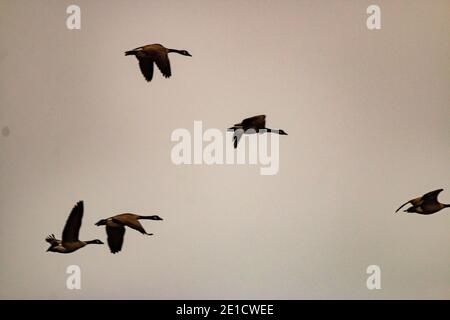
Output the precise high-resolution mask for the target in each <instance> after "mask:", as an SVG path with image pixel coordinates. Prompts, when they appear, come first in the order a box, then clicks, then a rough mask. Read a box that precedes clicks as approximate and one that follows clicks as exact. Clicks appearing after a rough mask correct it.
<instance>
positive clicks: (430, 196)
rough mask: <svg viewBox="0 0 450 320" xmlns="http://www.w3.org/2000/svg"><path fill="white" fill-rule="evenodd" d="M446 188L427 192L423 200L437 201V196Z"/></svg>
mask: <svg viewBox="0 0 450 320" xmlns="http://www.w3.org/2000/svg"><path fill="white" fill-rule="evenodd" d="M443 190H444V189H437V190H434V191H431V192H428V193H425V194H424V195H423V196H422V199H423V201H427V202H429V201H430V202H435V201H437V197H438V195H439V193H441V192H442V191H443Z"/></svg>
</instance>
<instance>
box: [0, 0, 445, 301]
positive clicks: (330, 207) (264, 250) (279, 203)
mask: <svg viewBox="0 0 450 320" xmlns="http://www.w3.org/2000/svg"><path fill="white" fill-rule="evenodd" d="M73 3H76V4H78V5H79V6H80V7H81V12H82V28H81V30H80V31H69V30H67V29H66V26H65V19H66V17H67V14H66V12H65V11H66V7H67V6H68V5H70V4H73ZM372 3H377V4H379V5H380V6H381V10H382V29H381V30H378V31H369V30H368V29H367V28H366V22H365V21H366V18H367V14H366V8H367V6H368V5H369V4H372ZM0 17H1V19H0V39H1V41H0V74H1V76H0V130H1V132H2V135H0V214H1V216H0V217H1V218H0V219H1V220H0V261H1V268H0V298H3V299H9V298H18V299H32V298H33V299H34V298H37V299H47V298H56V299H90V298H100V299H111V298H120V299H180V298H184V299H222V298H234V299H241V298H242V299H244V298H253V299H265V298H267V299H303V298H324V299H331V298H374V299H378V298H387V299H391V298H407V299H409V298H422V299H428V298H438V299H449V298H450V287H449V286H450V284H449V281H448V280H449V275H450V271H449V265H450V245H449V243H450V233H449V231H450V227H449V226H450V224H449V222H450V221H449V219H450V216H449V214H450V212H449V210H448V209H447V210H446V211H441V212H439V213H437V214H435V215H432V216H428V217H424V216H419V215H407V214H397V215H394V214H393V212H394V210H395V209H396V208H397V207H398V206H399V205H400V204H402V203H403V202H405V201H406V200H409V199H411V198H413V197H415V196H420V195H422V194H423V193H425V192H428V191H431V190H434V189H437V188H444V189H445V190H444V192H443V193H442V194H441V196H440V200H441V201H442V202H445V203H450V185H449V181H450V172H449V170H448V164H449V160H450V149H449V142H450V137H449V121H448V120H449V115H450V108H449V102H450V93H449V90H448V88H449V85H450V73H449V70H450V59H449V56H450V43H449V41H448V39H449V30H450V28H449V21H450V3H449V1H432V2H431V1H375V2H374V1H359V0H358V1H356V0H355V1H320V2H319V1H287V0H286V1H265V0H260V1H256V0H253V1H218V0H215V1H81V0H78V1H4V0H2V1H0ZM149 43H162V44H163V45H165V46H167V47H172V48H176V49H187V50H189V52H190V53H191V54H192V55H193V57H192V58H189V57H184V56H179V55H176V54H174V55H172V56H171V65H172V73H173V76H172V78H170V79H164V78H163V77H162V75H161V74H160V73H159V71H158V72H155V75H154V78H153V81H152V82H151V83H150V84H148V83H146V81H145V80H144V79H143V77H142V75H141V74H140V71H139V69H138V65H137V61H136V59H135V58H134V57H125V56H124V54H123V53H124V51H125V50H129V49H132V48H135V47H137V46H140V45H144V44H149ZM256 114H267V125H268V126H269V127H275V128H283V129H285V130H286V131H287V132H288V133H289V135H288V136H283V137H281V138H280V170H279V173H278V174H277V175H275V176H261V175H260V174H259V167H258V166H251V165H240V166H230V165H223V166H206V165H202V166H194V165H191V166H186V165H184V166H183V165H182V166H175V165H174V164H172V162H171V160H170V151H171V148H172V147H173V146H174V144H175V143H173V142H171V141H170V135H171V133H172V131H173V130H174V129H176V128H187V129H189V130H192V129H193V121H194V120H201V121H203V125H204V127H206V128H208V127H209V128H223V129H224V130H225V129H226V128H227V127H229V126H231V125H233V124H234V123H236V122H239V121H240V120H242V119H243V118H245V117H248V116H253V115H256ZM5 128H6V129H5ZM5 132H8V134H4V133H5ZM78 200H84V201H85V215H84V220H83V226H82V229H81V233H80V234H81V238H82V239H86V240H89V239H95V238H100V239H103V240H106V234H105V231H104V229H103V228H98V227H96V226H94V223H95V222H96V221H98V220H99V219H100V218H106V217H108V216H111V215H113V214H117V213H122V212H135V213H138V214H146V215H148V214H158V215H160V216H161V217H163V218H164V221H162V222H153V221H144V222H143V224H144V226H145V228H146V229H147V230H148V231H149V232H152V233H154V234H155V235H154V236H153V237H150V238H149V237H144V236H142V235H140V234H138V233H137V232H131V231H127V234H126V239H125V244H124V248H123V251H122V252H121V253H119V254H116V255H112V254H110V253H109V250H108V248H107V246H106V245H105V246H88V247H86V248H84V249H82V250H80V251H78V252H75V253H73V254H70V255H58V254H52V253H46V252H45V250H46V249H47V243H45V242H44V238H45V236H47V235H48V234H50V233H55V235H57V236H60V233H61V231H62V228H63V226H64V223H65V220H66V218H67V215H68V214H69V212H70V210H71V208H72V207H73V205H74V204H75V203H76V201H78ZM71 264H77V265H79V266H80V267H81V270H82V290H80V291H76V290H75V291H70V290H67V289H66V287H65V281H66V277H67V275H66V274H65V269H66V267H67V266H69V265H71ZM371 264H376V265H379V266H380V267H381V270H382V289H381V290H378V291H377V290H374V291H369V290H368V289H367V288H366V278H367V276H368V275H367V274H366V273H365V270H366V268H367V266H368V265H371Z"/></svg>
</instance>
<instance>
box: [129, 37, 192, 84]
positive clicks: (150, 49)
mask: <svg viewBox="0 0 450 320" xmlns="http://www.w3.org/2000/svg"><path fill="white" fill-rule="evenodd" d="M170 52H176V53H178V54H181V55H183V56H189V57H192V56H191V55H190V53H189V52H187V51H186V50H177V49H167V48H165V47H163V46H162V45H160V44H158V43H155V44H149V45H146V46H142V47H139V48H135V49H133V50H130V51H126V52H125V55H126V56H135V57H136V58H137V59H138V61H139V67H140V68H141V72H142V74H143V75H144V78H145V80H147V81H148V82H150V81H152V78H153V62H154V63H156V65H157V66H158V68H159V70H160V71H161V73H162V74H163V76H164V77H166V78H169V77H170V76H171V75H172V71H171V70H170V61H169V56H168V54H169V53H170Z"/></svg>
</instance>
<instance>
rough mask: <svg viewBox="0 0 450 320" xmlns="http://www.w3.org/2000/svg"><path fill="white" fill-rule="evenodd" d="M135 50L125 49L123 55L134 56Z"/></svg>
mask: <svg viewBox="0 0 450 320" xmlns="http://www.w3.org/2000/svg"><path fill="white" fill-rule="evenodd" d="M136 52H137V51H136V50H130V51H125V55H126V56H135V55H136Z"/></svg>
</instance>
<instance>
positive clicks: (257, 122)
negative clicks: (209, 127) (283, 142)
mask: <svg viewBox="0 0 450 320" xmlns="http://www.w3.org/2000/svg"><path fill="white" fill-rule="evenodd" d="M247 130H249V131H247ZM260 130H265V132H272V133H278V134H280V135H287V133H286V132H285V131H284V130H281V129H279V130H278V129H269V128H266V116H265V115H259V116H254V117H251V118H247V119H244V120H242V122H241V123H237V124H235V125H234V126H232V127H231V128H228V131H233V132H234V135H233V141H234V148H237V145H238V142H239V140H240V139H241V136H242V134H244V133H245V134H251V133H256V132H260Z"/></svg>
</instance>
